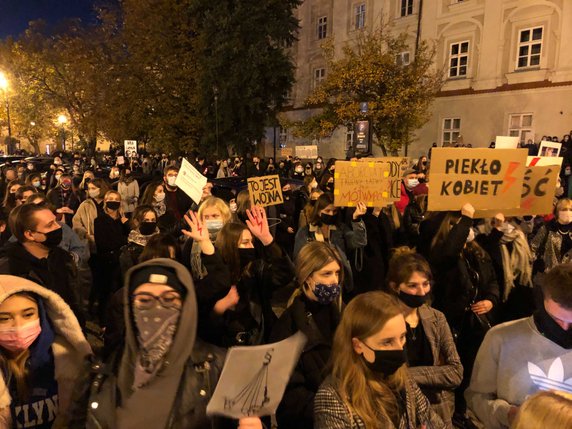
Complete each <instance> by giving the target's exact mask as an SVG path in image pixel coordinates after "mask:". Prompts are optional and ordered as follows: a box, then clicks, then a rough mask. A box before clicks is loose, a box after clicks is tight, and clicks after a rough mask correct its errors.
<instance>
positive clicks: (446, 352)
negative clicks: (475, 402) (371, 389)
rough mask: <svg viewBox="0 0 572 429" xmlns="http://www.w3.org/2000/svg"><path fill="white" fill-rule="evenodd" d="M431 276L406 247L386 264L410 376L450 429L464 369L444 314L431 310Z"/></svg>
mask: <svg viewBox="0 0 572 429" xmlns="http://www.w3.org/2000/svg"><path fill="white" fill-rule="evenodd" d="M432 281H433V275H432V273H431V268H430V267H429V263H428V262H427V261H426V260H425V258H423V256H421V255H419V254H418V253H415V252H414V251H413V250H411V249H409V248H408V247H400V248H397V249H395V251H394V254H393V256H392V257H391V260H390V262H389V270H388V273H387V287H388V292H389V293H390V294H393V295H395V296H396V297H397V298H398V299H399V301H400V303H401V304H402V306H403V310H404V316H405V325H406V328H407V335H406V339H407V361H408V364H409V374H410V375H411V378H413V380H414V381H415V382H416V383H417V384H418V385H419V388H420V389H421V391H422V392H423V394H424V395H425V396H426V397H427V399H428V400H429V402H430V403H431V407H432V408H433V411H435V413H436V414H437V415H439V417H441V419H442V420H443V422H444V423H445V425H446V427H447V428H450V429H452V428H453V423H452V418H453V412H454V410H455V395H454V394H453V391H454V390H455V389H456V388H457V387H459V385H460V384H461V380H462V379H463V365H461V359H460V358H459V354H458V353H457V349H456V347H455V342H454V341H453V335H451V330H450V329H449V325H448V324H447V319H445V316H444V315H443V313H441V312H440V311H438V310H435V309H434V308H431V307H430V305H429V304H430V298H431V295H430V294H431V286H432Z"/></svg>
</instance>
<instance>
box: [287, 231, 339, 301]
mask: <svg viewBox="0 0 572 429" xmlns="http://www.w3.org/2000/svg"><path fill="white" fill-rule="evenodd" d="M334 261H335V262H337V263H338V265H339V266H340V277H339V280H338V282H339V284H343V282H344V264H343V263H342V258H341V257H340V254H339V253H338V251H337V250H336V248H335V247H334V246H332V245H330V244H328V243H324V242H320V241H311V242H310V243H308V244H306V245H304V247H302V249H300V252H299V253H298V256H296V282H297V283H298V288H297V289H296V290H295V291H294V293H293V294H292V296H291V297H290V299H289V300H288V307H289V306H290V305H292V303H293V302H294V298H296V297H297V296H298V295H302V294H303V293H304V291H305V289H306V288H307V287H308V285H307V284H306V282H307V281H308V279H309V278H310V277H311V276H312V274H314V273H315V272H316V271H318V270H321V269H322V268H323V267H324V266H325V265H327V264H329V263H330V262H334ZM341 296H342V295H341V294H340V296H339V298H338V305H339V306H340V309H341V303H342V301H341Z"/></svg>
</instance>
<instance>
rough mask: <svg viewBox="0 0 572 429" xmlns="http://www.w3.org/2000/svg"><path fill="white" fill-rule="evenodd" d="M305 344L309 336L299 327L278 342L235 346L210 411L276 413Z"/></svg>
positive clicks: (236, 414)
mask: <svg viewBox="0 0 572 429" xmlns="http://www.w3.org/2000/svg"><path fill="white" fill-rule="evenodd" d="M304 344H306V336H305V335H304V334H303V333H302V332H300V331H298V333H296V334H294V335H292V336H291V337H290V338H286V339H285V340H283V341H280V342H278V343H274V344H265V345H262V346H248V347H232V348H231V349H230V350H229V351H228V353H227V355H226V360H225V363H224V367H223V369H222V373H221V375H220V379H219V381H218V383H217V385H216V389H215V391H214V394H213V396H212V398H211V400H210V401H209V404H208V405H207V414H208V415H213V414H216V415H222V416H226V417H230V418H233V419H240V418H242V417H249V416H269V415H272V414H274V413H275V412H276V408H278V404H279V403H280V401H281V400H282V396H283V395H284V390H285V389H286V385H287V384H288V381H289V380H290V376H291V375H292V371H293V370H294V367H295V366H296V363H297V362H298V359H299V358H300V354H301V353H302V349H303V347H304Z"/></svg>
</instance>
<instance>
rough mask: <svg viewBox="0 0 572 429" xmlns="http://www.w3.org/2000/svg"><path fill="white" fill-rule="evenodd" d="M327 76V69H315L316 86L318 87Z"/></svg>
mask: <svg viewBox="0 0 572 429" xmlns="http://www.w3.org/2000/svg"><path fill="white" fill-rule="evenodd" d="M325 78H326V69H323V68H321V69H314V88H317V87H318V86H319V85H320V83H322V81H323V80H324V79H325Z"/></svg>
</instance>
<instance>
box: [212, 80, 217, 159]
mask: <svg viewBox="0 0 572 429" xmlns="http://www.w3.org/2000/svg"><path fill="white" fill-rule="evenodd" d="M213 93H214V110H215V134H216V156H217V157H218V87H217V86H216V85H215V86H213Z"/></svg>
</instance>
